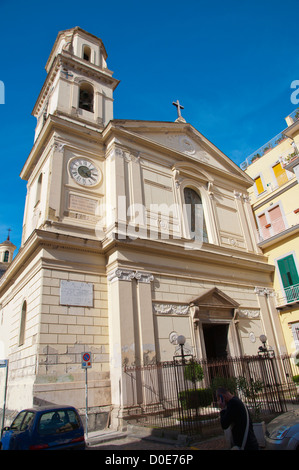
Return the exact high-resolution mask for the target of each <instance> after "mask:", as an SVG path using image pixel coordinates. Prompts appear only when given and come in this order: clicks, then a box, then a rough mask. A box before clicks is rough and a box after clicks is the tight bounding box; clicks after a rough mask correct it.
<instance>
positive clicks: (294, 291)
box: [275, 284, 299, 309]
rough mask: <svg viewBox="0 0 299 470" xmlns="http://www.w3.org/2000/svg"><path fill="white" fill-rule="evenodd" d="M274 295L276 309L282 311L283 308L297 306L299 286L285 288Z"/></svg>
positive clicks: (298, 302)
mask: <svg viewBox="0 0 299 470" xmlns="http://www.w3.org/2000/svg"><path fill="white" fill-rule="evenodd" d="M275 294H276V308H278V309H279V308H280V309H282V308H283V307H292V306H294V305H295V306H297V304H298V305H299V284H295V285H293V286H290V287H285V288H284V289H281V290H279V291H275Z"/></svg>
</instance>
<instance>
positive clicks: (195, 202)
mask: <svg viewBox="0 0 299 470" xmlns="http://www.w3.org/2000/svg"><path fill="white" fill-rule="evenodd" d="M184 199H185V205H186V209H187V220H188V228H189V232H190V236H191V238H192V239H193V240H194V239H196V240H199V241H204V242H208V241H209V240H208V233H207V228H206V222H205V217H204V212H203V206H202V201H201V197H200V195H199V194H198V193H197V192H196V191H194V190H193V189H191V188H185V189H184Z"/></svg>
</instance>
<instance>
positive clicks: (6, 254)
mask: <svg viewBox="0 0 299 470" xmlns="http://www.w3.org/2000/svg"><path fill="white" fill-rule="evenodd" d="M8 260H9V251H5V252H4V256H3V262H4V263H8Z"/></svg>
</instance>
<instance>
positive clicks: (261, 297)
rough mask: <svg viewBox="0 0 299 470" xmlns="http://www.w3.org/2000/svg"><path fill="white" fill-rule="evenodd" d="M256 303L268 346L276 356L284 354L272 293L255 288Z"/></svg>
mask: <svg viewBox="0 0 299 470" xmlns="http://www.w3.org/2000/svg"><path fill="white" fill-rule="evenodd" d="M254 291H255V293H256V294H257V295H258V302H259V305H260V308H261V316H262V322H263V325H264V328H265V331H264V333H265V335H266V336H267V339H268V344H269V345H270V346H272V347H273V348H274V350H275V353H276V354H283V353H284V352H285V346H284V339H283V334H282V331H281V326H280V323H279V319H278V313H277V310H276V308H275V306H274V295H275V294H274V291H273V290H272V289H269V288H266V287H255V290H254Z"/></svg>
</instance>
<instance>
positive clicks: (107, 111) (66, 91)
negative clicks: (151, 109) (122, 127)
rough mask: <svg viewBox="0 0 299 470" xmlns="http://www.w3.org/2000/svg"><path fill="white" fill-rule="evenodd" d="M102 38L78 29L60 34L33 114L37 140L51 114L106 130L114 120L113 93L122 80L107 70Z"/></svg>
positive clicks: (50, 57) (47, 65) (49, 60)
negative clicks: (35, 122) (35, 121)
mask: <svg viewBox="0 0 299 470" xmlns="http://www.w3.org/2000/svg"><path fill="white" fill-rule="evenodd" d="M106 61H107V52H106V49H105V47H104V44H103V42H102V41H101V39H99V38H97V37H96V36H94V35H92V34H90V33H87V32H86V31H84V30H83V29H81V28H79V27H75V28H72V29H69V30H66V31H61V32H60V33H59V34H58V36H57V39H56V41H55V44H54V46H53V48H52V51H51V53H50V56H49V59H48V61H47V64H46V67H45V68H46V71H47V74H48V75H47V78H46V81H45V83H44V86H43V88H42V90H41V92H40V95H39V97H38V100H37V102H36V105H35V107H34V109H33V115H34V116H35V117H36V119H37V125H36V130H35V140H36V139H37V137H38V135H39V134H40V132H41V130H42V128H43V126H44V123H45V121H46V119H47V117H48V115H49V114H56V115H59V116H61V117H65V118H67V119H70V118H71V119H73V120H75V121H76V122H80V123H82V124H83V125H84V124H86V123H88V124H90V125H93V126H96V127H97V128H104V127H105V126H106V125H107V124H108V122H109V121H110V120H111V119H113V91H114V89H115V88H116V87H117V85H118V83H119V81H118V80H116V79H115V78H112V75H113V72H111V71H110V70H109V69H108V67H107V62H106Z"/></svg>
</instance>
